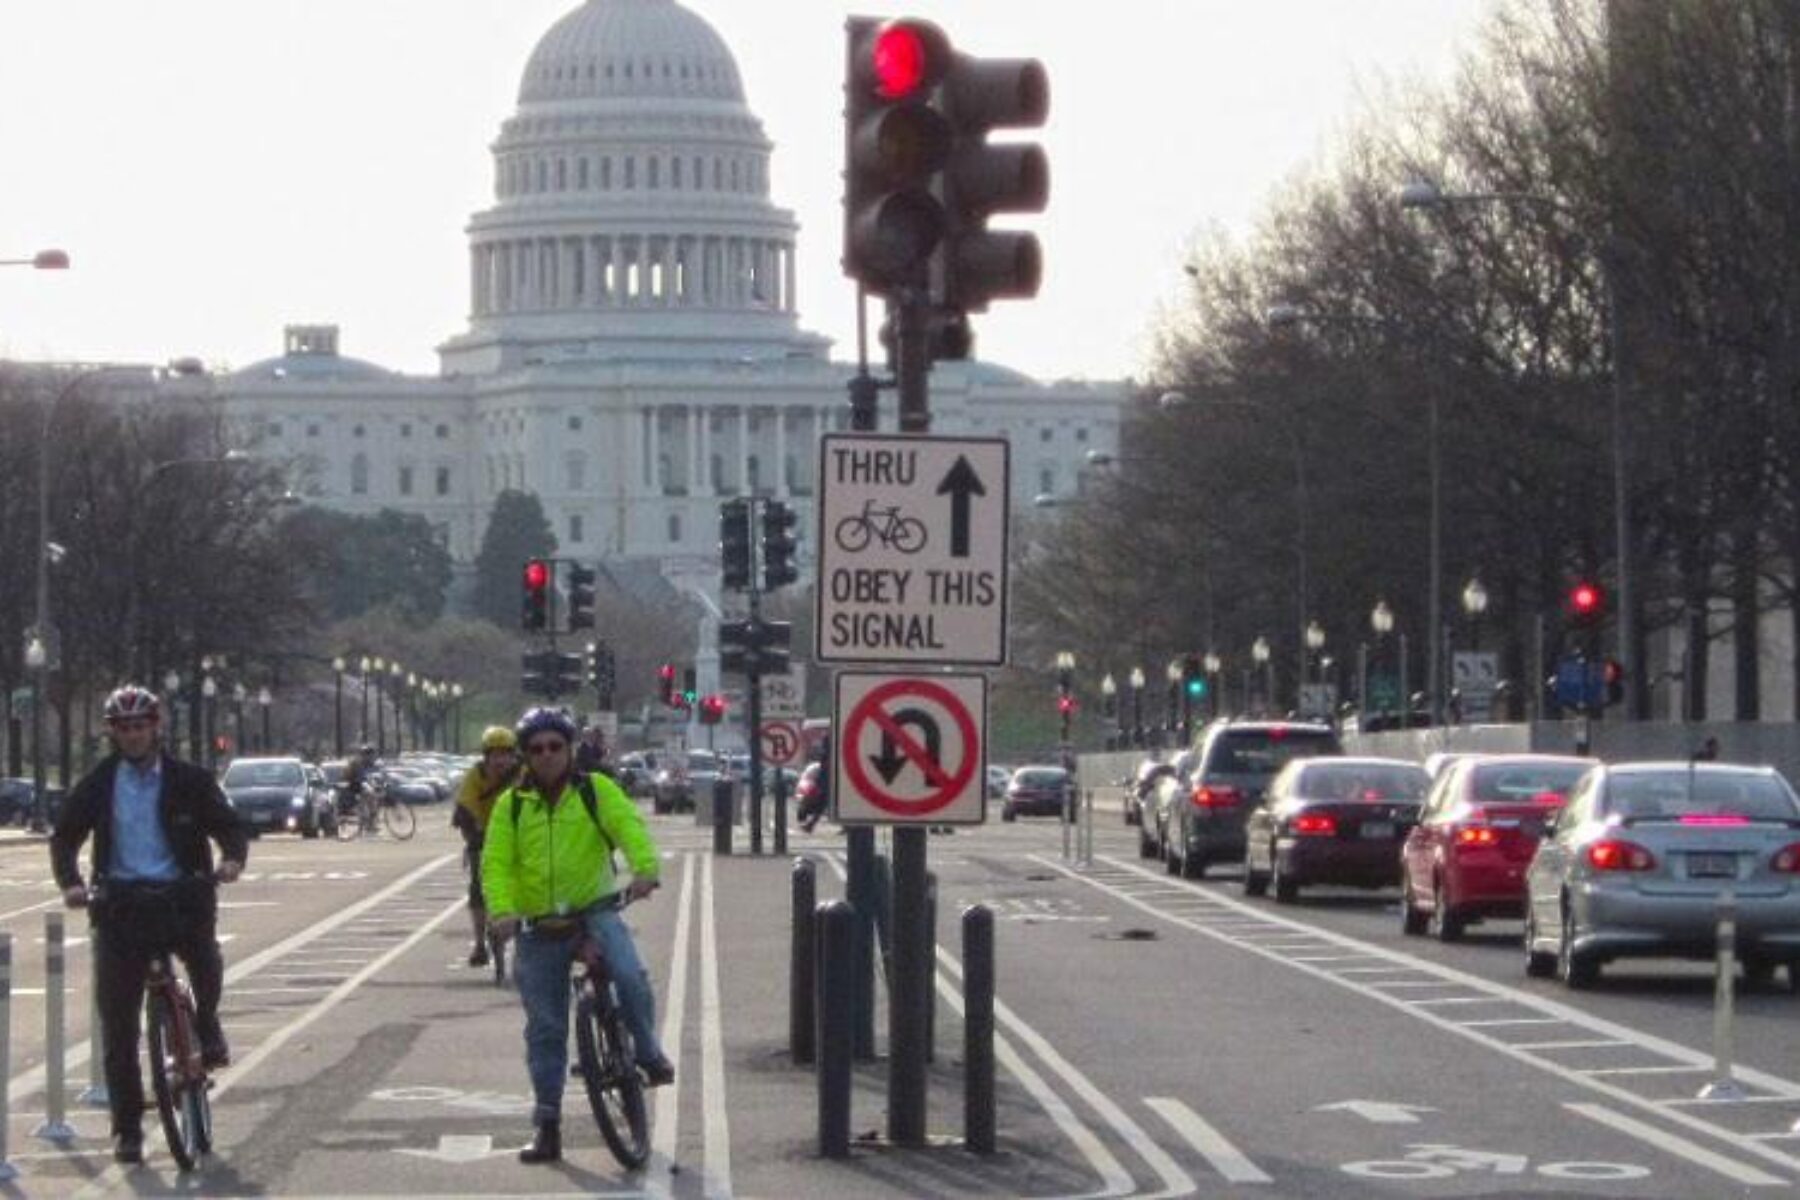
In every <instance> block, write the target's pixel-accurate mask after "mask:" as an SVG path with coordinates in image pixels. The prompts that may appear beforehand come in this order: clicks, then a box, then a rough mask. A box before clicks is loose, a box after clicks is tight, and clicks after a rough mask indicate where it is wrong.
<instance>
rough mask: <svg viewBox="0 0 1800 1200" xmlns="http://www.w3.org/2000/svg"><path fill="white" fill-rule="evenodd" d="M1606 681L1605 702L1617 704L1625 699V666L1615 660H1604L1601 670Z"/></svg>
mask: <svg viewBox="0 0 1800 1200" xmlns="http://www.w3.org/2000/svg"><path fill="white" fill-rule="evenodd" d="M1602 677H1603V678H1604V679H1605V680H1606V702H1607V703H1608V704H1617V703H1619V702H1620V701H1621V700H1623V699H1625V665H1624V664H1623V663H1621V662H1620V661H1619V660H1618V659H1616V658H1609V659H1607V660H1606V663H1605V665H1604V666H1603V668H1602Z"/></svg>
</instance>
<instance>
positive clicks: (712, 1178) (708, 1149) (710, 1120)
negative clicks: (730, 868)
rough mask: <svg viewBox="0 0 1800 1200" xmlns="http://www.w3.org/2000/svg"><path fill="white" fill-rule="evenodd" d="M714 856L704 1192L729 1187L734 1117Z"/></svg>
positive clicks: (704, 968) (704, 923) (704, 1042)
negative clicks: (727, 1081)
mask: <svg viewBox="0 0 1800 1200" xmlns="http://www.w3.org/2000/svg"><path fill="white" fill-rule="evenodd" d="M713 897H714V892H713V856H712V855H710V854H708V855H706V856H704V857H703V858H701V860H700V1070H701V1077H700V1088H701V1091H700V1095H701V1099H702V1100H704V1101H705V1112H706V1127H705V1128H706V1138H705V1155H706V1159H705V1162H706V1171H705V1181H706V1194H707V1195H708V1196H729V1195H731V1194H732V1190H731V1118H730V1115H729V1114H730V1109H729V1108H728V1107H727V1105H726V1103H725V1011H724V1008H725V1006H724V1002H723V1000H722V998H721V996H720V992H719V929H718V922H717V920H716V919H715V917H714V912H713V907H714V906H713Z"/></svg>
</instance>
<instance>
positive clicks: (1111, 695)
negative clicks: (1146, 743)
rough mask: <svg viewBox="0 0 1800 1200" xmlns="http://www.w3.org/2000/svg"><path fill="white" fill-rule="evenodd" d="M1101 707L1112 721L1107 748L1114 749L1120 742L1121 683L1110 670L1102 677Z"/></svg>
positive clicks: (1107, 737)
mask: <svg viewBox="0 0 1800 1200" xmlns="http://www.w3.org/2000/svg"><path fill="white" fill-rule="evenodd" d="M1100 707H1101V709H1102V710H1103V715H1104V716H1105V717H1106V719H1107V720H1109V721H1111V722H1112V726H1113V727H1112V730H1111V732H1109V733H1108V734H1107V735H1106V748H1107V749H1108V750H1114V749H1117V748H1118V742H1119V684H1118V681H1117V680H1115V679H1114V678H1113V677H1112V672H1111V671H1108V672H1107V673H1106V674H1104V675H1102V676H1101V677H1100Z"/></svg>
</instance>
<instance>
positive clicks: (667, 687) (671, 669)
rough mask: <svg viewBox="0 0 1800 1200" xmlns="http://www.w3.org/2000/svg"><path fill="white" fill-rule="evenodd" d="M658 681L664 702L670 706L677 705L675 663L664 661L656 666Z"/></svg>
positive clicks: (659, 693)
mask: <svg viewBox="0 0 1800 1200" xmlns="http://www.w3.org/2000/svg"><path fill="white" fill-rule="evenodd" d="M656 682H657V684H658V685H659V691H658V695H660V696H661V697H662V702H663V703H664V704H665V705H667V706H668V707H670V708H674V707H675V664H674V663H664V664H663V665H662V666H660V667H658V668H656Z"/></svg>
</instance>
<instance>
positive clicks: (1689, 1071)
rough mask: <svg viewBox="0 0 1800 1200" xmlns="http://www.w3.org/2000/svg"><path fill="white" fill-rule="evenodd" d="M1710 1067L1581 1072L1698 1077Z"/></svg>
mask: <svg viewBox="0 0 1800 1200" xmlns="http://www.w3.org/2000/svg"><path fill="white" fill-rule="evenodd" d="M1710 1070H1712V1068H1711V1067H1690V1066H1686V1065H1681V1066H1673V1067H1590V1068H1588V1069H1587V1070H1586V1071H1583V1072H1582V1074H1584V1075H1698V1074H1700V1073H1701V1072H1703V1071H1710ZM1781 1099H1783V1100H1786V1101H1787V1102H1788V1103H1789V1104H1792V1103H1793V1102H1794V1098H1793V1097H1792V1096H1783V1097H1781Z"/></svg>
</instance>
